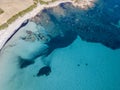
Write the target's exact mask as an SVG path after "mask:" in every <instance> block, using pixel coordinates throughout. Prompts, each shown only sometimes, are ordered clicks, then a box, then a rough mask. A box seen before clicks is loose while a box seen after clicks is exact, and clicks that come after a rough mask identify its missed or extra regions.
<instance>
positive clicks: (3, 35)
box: [0, 0, 97, 49]
mask: <svg viewBox="0 0 120 90" xmlns="http://www.w3.org/2000/svg"><path fill="white" fill-rule="evenodd" d="M96 1H97V0H90V1H88V0H84V1H82V2H81V1H80V2H75V1H74V0H58V1H55V2H52V3H49V4H48V5H41V4H39V3H38V5H37V7H36V8H35V9H34V10H32V11H31V12H29V13H27V14H25V15H24V16H23V17H19V18H18V19H17V20H15V22H13V23H12V24H10V25H9V26H8V28H6V29H4V30H1V31H0V49H1V48H2V46H3V45H4V43H5V42H6V41H7V39H8V38H9V37H10V36H11V35H12V34H13V33H14V31H15V30H16V29H17V28H19V26H20V25H21V24H22V23H23V22H24V21H25V20H27V19H29V18H32V17H34V16H35V15H36V14H37V13H39V12H40V11H41V10H42V9H44V8H49V7H54V6H57V5H58V4H60V3H64V2H71V3H73V5H75V6H79V7H80V8H82V9H87V8H88V7H92V6H94V2H96ZM79 3H80V4H79Z"/></svg>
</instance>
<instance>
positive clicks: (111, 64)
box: [0, 0, 120, 90]
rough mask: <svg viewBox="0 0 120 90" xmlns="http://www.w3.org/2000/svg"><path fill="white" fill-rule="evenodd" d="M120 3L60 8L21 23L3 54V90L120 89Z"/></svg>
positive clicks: (0, 84) (0, 70)
mask: <svg viewBox="0 0 120 90" xmlns="http://www.w3.org/2000/svg"><path fill="white" fill-rule="evenodd" d="M119 2H120V1H119V0H117V1H114V0H109V1H108V0H99V2H97V3H96V6H95V7H93V8H89V9H88V10H83V9H81V8H78V7H74V6H73V5H72V4H71V3H62V4H60V5H59V6H56V7H52V8H46V9H43V10H42V11H41V12H40V13H38V14H37V15H36V16H35V17H34V18H32V19H29V20H28V22H27V23H23V24H22V27H20V28H18V30H17V32H15V33H14V35H13V36H12V37H11V38H9V40H8V42H6V44H5V46H4V47H3V48H2V50H1V52H0V81H1V82H0V90H120V86H119V85H120V77H119V76H120V70H119V68H120V26H119V20H120V15H119V13H120V3H119ZM6 85H7V87H6Z"/></svg>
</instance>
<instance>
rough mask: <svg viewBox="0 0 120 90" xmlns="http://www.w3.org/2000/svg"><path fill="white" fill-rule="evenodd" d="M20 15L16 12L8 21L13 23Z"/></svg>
mask: <svg viewBox="0 0 120 90" xmlns="http://www.w3.org/2000/svg"><path fill="white" fill-rule="evenodd" d="M18 17H19V14H16V15H14V16H12V17H11V18H10V19H8V21H7V23H8V24H11V23H12V22H14V21H15V20H16V19H17V18H18Z"/></svg>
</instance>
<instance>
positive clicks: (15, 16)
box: [0, 0, 37, 30]
mask: <svg viewBox="0 0 120 90" xmlns="http://www.w3.org/2000/svg"><path fill="white" fill-rule="evenodd" d="M35 7H37V0H34V4H33V5H31V6H30V7H28V8H27V9H25V10H23V11H21V12H19V13H17V14H15V15H13V16H12V17H11V18H10V19H8V20H7V22H6V23H4V24H2V25H0V30H2V29H5V28H6V27H8V26H9V24H11V23H12V22H14V21H15V20H16V19H18V18H19V17H21V16H23V15H25V14H26V13H28V12H30V11H32V10H33V9H34V8H35Z"/></svg>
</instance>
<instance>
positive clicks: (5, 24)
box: [0, 23, 8, 30]
mask: <svg viewBox="0 0 120 90" xmlns="http://www.w3.org/2000/svg"><path fill="white" fill-rule="evenodd" d="M7 27H8V24H7V23H4V24H2V25H0V30H2V29H5V28H7Z"/></svg>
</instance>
